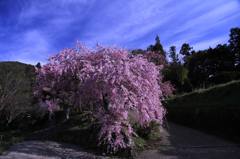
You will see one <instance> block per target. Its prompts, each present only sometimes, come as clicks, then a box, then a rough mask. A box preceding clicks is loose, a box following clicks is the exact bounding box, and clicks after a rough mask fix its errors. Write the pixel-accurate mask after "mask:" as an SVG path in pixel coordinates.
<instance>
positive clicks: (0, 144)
mask: <svg viewBox="0 0 240 159" xmlns="http://www.w3.org/2000/svg"><path fill="white" fill-rule="evenodd" d="M7 76H9V78H10V80H13V81H22V82H21V87H20V88H19V91H18V92H17V94H16V95H15V97H14V100H17V102H14V103H15V104H17V109H16V110H17V111H19V110H20V109H21V108H24V109H25V108H27V107H31V106H32V105H31V104H32V93H31V92H32V82H33V79H34V67H33V66H32V65H27V64H23V63H20V62H0V86H1V88H3V87H4V86H3V85H4V83H5V82H6V78H7ZM9 78H8V80H9ZM1 118H2V116H1V114H0V119H1ZM1 121H3V120H1ZM1 121H0V123H1ZM22 136H23V134H22V133H21V132H18V131H16V130H10V129H6V128H5V127H4V126H3V125H1V127H0V154H1V152H2V151H4V150H5V149H6V148H7V147H8V146H10V145H11V144H13V143H16V142H18V141H20V140H21V139H22Z"/></svg>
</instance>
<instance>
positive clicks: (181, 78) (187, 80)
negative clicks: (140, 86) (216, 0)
mask: <svg viewBox="0 0 240 159" xmlns="http://www.w3.org/2000/svg"><path fill="white" fill-rule="evenodd" d="M147 51H153V52H156V54H161V55H163V56H164V57H165V58H166V54H168V56H169V58H170V61H169V62H168V63H167V65H166V67H165V69H164V71H163V73H164V74H165V80H169V81H171V82H172V84H173V85H174V86H175V88H176V90H177V92H188V91H191V90H193V89H197V88H203V87H209V86H212V85H215V84H220V83H225V82H228V81H231V80H237V79H240V28H232V29H231V30H230V34H229V41H228V43H227V44H219V45H217V46H216V47H215V48H211V47H210V48H208V49H205V50H199V51H195V50H194V49H193V47H191V46H190V45H189V44H188V43H184V44H183V45H182V46H181V49H180V51H179V53H177V51H176V47H175V46H171V47H170V49H169V51H168V52H166V51H165V50H164V49H163V46H162V44H161V42H160V38H159V36H157V37H156V39H155V44H154V45H150V46H149V47H148V48H147ZM132 52H133V53H134V54H143V53H144V52H145V50H141V49H137V50H133V51H132ZM179 55H181V56H182V59H180V57H179Z"/></svg>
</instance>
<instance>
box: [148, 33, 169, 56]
mask: <svg viewBox="0 0 240 159" xmlns="http://www.w3.org/2000/svg"><path fill="white" fill-rule="evenodd" d="M147 50H148V51H154V52H160V53H161V54H163V55H165V52H164V50H163V46H162V44H161V41H160V38H159V36H158V35H157V36H156V38H155V44H154V45H150V46H149V47H148V48H147Z"/></svg>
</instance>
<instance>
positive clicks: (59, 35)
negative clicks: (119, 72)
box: [0, 0, 240, 63]
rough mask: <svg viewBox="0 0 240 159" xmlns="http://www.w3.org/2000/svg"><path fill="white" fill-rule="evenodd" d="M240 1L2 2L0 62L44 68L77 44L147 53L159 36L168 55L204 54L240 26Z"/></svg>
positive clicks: (45, 0) (72, 0) (61, 0)
mask: <svg viewBox="0 0 240 159" xmlns="http://www.w3.org/2000/svg"><path fill="white" fill-rule="evenodd" d="M239 10H240V3H239V1H238V0H218V1H209V0H191V1H190V0H182V1H174V0H165V1H160V0H148V1H146V0H131V1H128V0H114V1H109V0H101V1H97V0H58V1H57V2H56V1H55V0H41V1H40V0H36V1H31V0H9V1H1V2H0V18H1V21H0V60H19V61H22V62H27V63H36V62H38V61H41V62H44V61H46V59H47V57H48V56H50V55H51V54H52V53H55V52H57V51H59V50H60V49H63V48H65V47H72V46H74V45H75V42H76V40H80V41H82V42H83V43H85V44H87V45H89V46H94V45H95V44H96V43H98V42H99V43H102V44H104V45H118V46H120V47H125V48H130V49H132V48H145V47H147V45H149V44H151V43H152V42H153V41H154V37H155V36H156V35H157V34H159V35H160V37H161V41H162V42H163V44H164V46H165V48H166V50H167V49H168V47H169V46H171V45H176V46H177V47H178V48H179V47H180V46H181V44H182V43H184V42H189V43H190V44H192V45H193V46H194V48H195V49H204V48H207V47H209V46H214V45H215V44H217V43H219V42H226V41H227V39H228V32H229V29H230V28H231V27H234V26H240V12H239Z"/></svg>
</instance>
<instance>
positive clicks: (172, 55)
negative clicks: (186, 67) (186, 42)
mask: <svg viewBox="0 0 240 159" xmlns="http://www.w3.org/2000/svg"><path fill="white" fill-rule="evenodd" d="M169 56H170V58H171V60H172V63H173V64H177V63H179V58H178V54H177V53H176V46H171V47H170V49H169Z"/></svg>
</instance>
